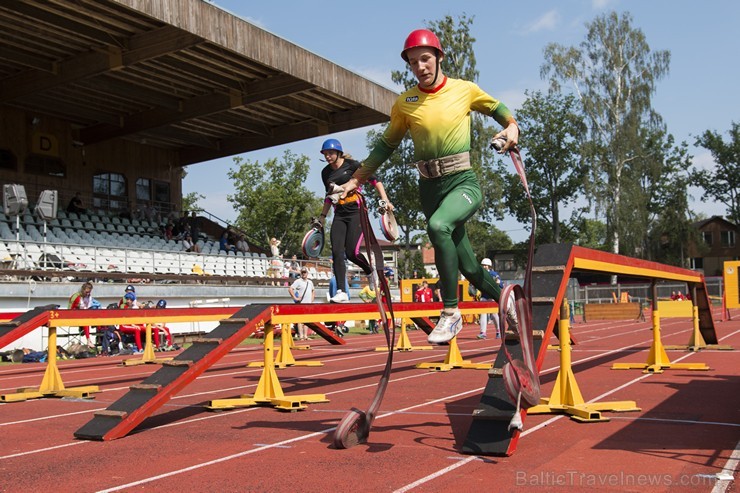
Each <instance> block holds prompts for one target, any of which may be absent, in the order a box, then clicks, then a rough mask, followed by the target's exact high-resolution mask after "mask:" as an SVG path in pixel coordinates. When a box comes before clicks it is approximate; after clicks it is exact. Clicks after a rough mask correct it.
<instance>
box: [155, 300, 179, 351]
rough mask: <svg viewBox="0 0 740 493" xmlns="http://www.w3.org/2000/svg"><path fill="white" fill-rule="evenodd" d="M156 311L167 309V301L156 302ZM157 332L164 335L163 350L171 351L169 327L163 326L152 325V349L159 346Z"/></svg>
mask: <svg viewBox="0 0 740 493" xmlns="http://www.w3.org/2000/svg"><path fill="white" fill-rule="evenodd" d="M155 308H157V309H158V310H161V309H164V308H167V300H159V301H157V305H156V307H155ZM159 331H162V332H163V333H164V337H165V341H166V345H165V348H164V349H165V350H166V351H171V350H172V349H174V348H173V346H172V334H171V333H170V329H169V327H167V326H166V325H165V324H154V325H152V336H153V337H154V347H156V348H159V347H161V346H160V339H159Z"/></svg>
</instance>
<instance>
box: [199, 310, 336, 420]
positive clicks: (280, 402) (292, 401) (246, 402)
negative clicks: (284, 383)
mask: <svg viewBox="0 0 740 493" xmlns="http://www.w3.org/2000/svg"><path fill="white" fill-rule="evenodd" d="M274 337H275V336H274V326H273V325H272V324H270V323H267V324H265V346H264V347H265V351H264V363H263V365H264V369H263V370H262V375H261V376H260V380H259V383H258V384H257V388H256V389H255V392H254V394H251V395H242V396H240V397H239V398H236V399H215V400H212V401H211V402H210V405H208V406H206V408H208V409H211V410H214V411H221V410H224V409H234V408H236V407H251V406H260V405H264V404H267V405H271V406H273V407H275V408H276V409H282V410H284V411H302V410H304V409H306V405H305V403H317V402H329V400H328V399H327V398H326V395H325V394H308V395H296V396H286V395H285V394H284V393H283V389H282V388H281V386H280V380H279V379H278V377H277V373H275V362H274V359H273V356H272V353H273V349H274Z"/></svg>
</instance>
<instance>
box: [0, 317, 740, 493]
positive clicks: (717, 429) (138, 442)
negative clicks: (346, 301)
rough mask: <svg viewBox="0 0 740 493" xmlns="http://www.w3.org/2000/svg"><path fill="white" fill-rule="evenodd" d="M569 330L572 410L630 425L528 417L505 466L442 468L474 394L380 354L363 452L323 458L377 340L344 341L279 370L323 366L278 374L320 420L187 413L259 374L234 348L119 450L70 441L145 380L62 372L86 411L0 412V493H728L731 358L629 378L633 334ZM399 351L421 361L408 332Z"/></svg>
mask: <svg viewBox="0 0 740 493" xmlns="http://www.w3.org/2000/svg"><path fill="white" fill-rule="evenodd" d="M736 312H737V311H736ZM733 315H734V317H735V320H733V321H727V322H720V323H718V324H717V333H718V337H719V338H720V341H721V343H722V344H730V345H732V346H734V347H736V348H740V320H739V319H740V313H733ZM716 319H719V317H718V316H717V317H716ZM648 320H650V318H649V317H648ZM572 331H573V333H574V336H576V338H577V340H578V345H577V346H574V347H573V353H572V359H573V362H574V366H573V369H574V372H575V375H576V379H577V382H578V384H579V386H580V390H581V392H582V393H583V397H584V399H585V400H586V401H589V400H595V401H610V400H635V401H637V404H638V406H639V407H641V408H642V411H640V412H634V413H621V414H618V413H604V414H605V416H607V417H610V418H611V421H609V422H606V423H590V424H581V423H577V422H575V421H572V420H570V419H568V418H567V417H564V416H562V415H538V416H529V417H528V418H527V420H526V421H525V432H524V434H523V436H522V438H521V440H520V441H519V446H518V449H517V452H516V454H514V455H513V456H512V457H507V458H499V457H478V456H470V455H463V454H461V453H459V450H460V447H461V446H462V443H463V441H464V440H465V437H466V435H467V430H468V427H469V425H470V421H471V418H470V415H471V412H472V411H473V409H474V408H475V407H476V405H477V403H478V401H479V399H480V394H481V392H482V391H483V388H484V386H485V384H486V379H487V378H488V377H487V372H486V371H483V370H463V369H457V370H452V371H450V372H446V373H437V372H429V371H426V370H419V369H416V368H415V367H414V365H415V364H417V363H419V362H435V361H442V360H443V359H444V357H445V351H446V349H445V348H444V347H440V348H438V349H436V350H434V351H412V352H401V353H396V355H395V356H394V359H395V361H394V372H393V377H392V380H391V383H390V385H389V387H388V391H387V393H386V396H385V399H384V402H383V406H382V409H381V413H380V415H379V416H378V418H377V420H376V421H375V424H374V427H373V431H372V433H371V434H370V443H369V444H367V445H359V446H357V447H354V448H352V449H349V450H334V449H332V448H331V447H330V443H331V435H332V432H333V428H334V426H335V425H336V424H337V423H338V421H339V420H340V419H341V418H342V417H343V416H344V414H345V413H346V411H347V410H348V409H349V408H351V407H352V406H356V407H359V408H365V407H366V406H367V405H368V403H369V402H370V399H371V398H372V394H373V392H374V387H375V385H376V384H377V382H378V378H379V376H380V374H381V372H382V369H383V365H384V364H385V358H386V355H385V353H382V352H375V351H374V349H375V347H377V346H381V345H383V339H382V336H375V335H366V336H358V337H354V338H351V339H349V343H348V344H347V346H342V347H338V346H330V345H328V344H327V343H325V342H323V341H321V342H317V341H314V342H313V343H312V347H313V350H311V351H294V356H295V357H296V359H297V360H301V359H310V360H320V361H322V362H324V366H323V367H290V368H286V369H283V370H278V376H279V378H280V382H281V384H282V387H283V390H284V392H285V394H286V395H297V394H315V393H324V394H326V396H327V397H328V398H329V399H330V402H329V403H325V404H309V405H308V409H307V410H306V411H302V412H294V413H286V412H281V411H277V410H275V409H272V408H270V407H258V408H244V409H238V410H232V411H225V412H219V413H213V412H209V411H207V410H204V409H203V408H202V405H203V403H205V402H207V401H209V400H211V399H218V398H228V397H236V396H238V395H240V394H244V393H250V392H252V391H253V390H254V388H255V386H256V384H257V381H258V379H259V376H260V372H261V369H257V368H245V364H246V363H247V362H249V361H259V360H261V358H262V351H261V348H260V347H241V348H239V349H237V350H235V351H233V352H231V353H230V354H229V355H228V356H226V357H225V358H223V359H222V360H221V361H220V362H219V363H218V364H216V365H215V366H214V367H212V368H211V369H210V370H209V371H207V372H206V373H205V374H203V375H202V376H201V377H200V378H198V379H197V380H196V381H195V382H193V383H192V384H191V385H189V386H188V387H186V388H185V389H184V390H183V392H181V393H180V394H179V395H177V396H176V397H175V398H173V399H172V400H170V401H169V402H168V403H167V404H166V405H165V406H164V407H163V408H162V409H160V411H159V412H158V413H157V414H155V415H154V416H152V417H151V418H149V419H147V420H146V421H144V423H143V424H142V426H140V427H139V428H138V429H137V430H135V431H134V432H133V433H131V434H130V435H129V436H127V437H125V438H122V439H119V440H114V441H111V442H91V441H82V440H76V439H74V437H73V435H72V434H73V432H74V431H75V430H77V429H78V428H79V427H80V426H82V425H83V424H85V423H86V422H87V421H89V420H90V419H91V417H92V413H93V412H94V411H96V410H101V409H104V408H106V407H107V406H108V404H110V403H111V402H113V401H115V400H116V399H118V398H119V397H120V396H121V395H122V394H123V393H125V392H126V391H127V389H128V387H129V386H130V385H132V384H135V383H138V382H140V381H141V380H143V379H144V378H145V377H146V376H148V375H149V374H151V373H152V372H153V371H155V370H156V369H157V367H155V366H153V365H146V366H136V367H120V366H116V363H118V362H119V359H117V358H105V359H103V358H97V359H94V360H78V361H62V362H60V364H59V366H60V370H61V373H62V377H63V378H64V382H65V384H66V385H67V386H76V385H90V384H97V385H99V386H100V387H101V390H102V392H101V393H99V394H96V398H95V399H94V400H90V401H84V400H67V399H42V400H31V401H27V402H22V403H7V404H2V403H0V491H2V492H16V491H23V492H28V491H44V490H47V491H49V490H51V491H59V492H65V491H74V492H87V491H158V492H160V491H161V492H170V491H171V492H177V493H182V492H185V491H218V492H230V491H233V492H245V491H255V492H264V491H270V492H281V491H301V492H321V493H325V492H326V491H327V490H328V489H330V490H333V491H353V492H373V493H376V492H402V491H419V492H437V491H444V492H450V493H452V492H456V491H461V492H468V491H533V490H535V489H536V490H537V491H563V492H566V491H567V492H571V491H620V492H621V491H650V492H661V491H665V492H669V491H670V492H673V491H691V492H693V491H697V492H711V491H713V489H715V491H725V489H726V488H727V485H728V484H731V483H730V482H729V481H718V479H717V474H725V476H720V477H727V476H726V475H727V474H728V473H729V475H730V476H733V475H736V467H737V462H738V459H739V458H740V453H739V452H738V441H739V440H740V423H739V422H738V410H739V409H740V392H738V388H739V386H738V381H739V378H738V368H740V365H738V352H737V351H713V350H704V351H700V352H698V353H688V352H674V351H671V352H669V356H670V358H671V360H672V361H673V362H685V363H691V362H702V363H706V364H708V365H709V366H710V367H711V368H712V370H711V371H708V372H694V371H685V370H667V371H666V372H665V373H663V374H652V375H643V374H642V372H641V371H639V370H622V371H614V370H611V369H610V367H611V365H612V364H613V363H615V362H645V361H646V360H647V350H648V348H649V347H650V342H651V339H652V333H651V331H650V327H649V323H639V322H593V323H588V324H582V323H578V324H575V326H574V327H573V328H572ZM476 333H477V330H476V328H475V327H472V326H469V327H466V329H465V330H464V331H463V332H462V334H461V335H460V337H459V346H460V349H461V352H462V354H463V356H464V357H465V358H466V359H471V360H472V361H474V362H490V361H492V360H493V357H494V356H495V351H496V350H497V349H498V343H497V341H496V340H492V339H489V340H487V341H479V340H477V339H475V335H476ZM662 334H663V339H662V340H663V342H664V344H685V343H686V342H688V340H689V336H690V322H689V321H688V320H681V319H670V320H664V321H663V323H662ZM410 338H411V341H412V344H416V345H424V344H425V340H424V339H425V336H424V334H423V333H422V332H421V331H411V332H410ZM551 342H553V343H555V342H556V341H555V340H553V341H551ZM558 362H559V356H558V353H557V352H556V351H549V352H548V355H547V358H546V360H545V364H544V366H543V372H542V375H543V376H542V381H543V394H544V395H549V393H550V392H551V389H552V386H553V383H554V380H555V376H556V374H557V365H558ZM43 368H44V367H43V365H37V364H23V365H12V366H2V367H0V392H2V393H8V392H12V391H14V390H15V389H16V388H18V387H23V386H37V385H38V384H39V383H40V381H41V377H42V374H43ZM733 454H734V455H733ZM732 490H733V487H732V486H731V487H730V488H729V489H728V490H727V491H732Z"/></svg>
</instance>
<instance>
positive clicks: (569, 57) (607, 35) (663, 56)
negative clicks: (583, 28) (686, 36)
mask: <svg viewBox="0 0 740 493" xmlns="http://www.w3.org/2000/svg"><path fill="white" fill-rule="evenodd" d="M587 28H588V33H587V35H586V39H585V41H583V42H582V43H581V44H580V47H565V46H562V45H559V44H555V43H552V44H549V45H547V47H546V48H545V53H544V54H545V63H544V64H543V66H542V67H541V69H540V73H541V75H542V77H543V78H547V77H550V87H551V89H552V90H555V91H559V90H561V85H562V84H563V83H568V84H572V86H573V90H574V92H575V94H576V96H577V97H578V98H579V100H580V101H581V104H582V107H583V111H584V115H585V121H586V124H587V125H588V141H589V145H588V146H586V147H585V157H586V160H587V163H588V165H589V167H590V170H591V176H590V178H589V180H588V181H587V184H589V185H590V186H589V187H587V188H586V191H587V193H589V194H590V198H592V199H594V200H595V203H596V206H597V213H598V212H601V213H603V214H604V216H605V217H606V220H607V228H608V231H609V243H610V246H611V250H612V251H613V252H615V253H619V252H620V250H621V249H620V235H621V233H622V231H623V228H625V227H629V225H625V224H623V222H622V217H623V215H624V206H623V203H622V198H623V196H624V190H623V182H624V179H625V177H624V176H623V175H624V172H625V168H626V167H627V166H628V165H629V164H630V163H631V162H632V161H634V160H639V159H642V158H643V155H642V145H641V142H640V139H639V129H640V127H642V126H643V125H645V124H648V123H651V122H652V123H655V122H658V121H659V120H660V117H659V115H657V114H656V113H655V112H653V110H652V108H651V96H652V94H653V92H654V91H655V84H656V82H657V81H658V80H660V79H661V78H662V77H663V76H665V75H666V74H667V73H668V70H669V64H670V52H668V51H656V52H651V50H650V47H649V45H648V43H647V40H646V39H645V35H644V33H643V32H642V31H641V30H640V29H638V28H635V27H633V25H632V16H631V15H630V14H629V13H624V14H623V15H622V16H620V15H619V14H617V13H616V12H611V13H609V14H606V15H603V16H599V17H597V18H596V19H595V20H594V21H593V22H591V23H588V24H587Z"/></svg>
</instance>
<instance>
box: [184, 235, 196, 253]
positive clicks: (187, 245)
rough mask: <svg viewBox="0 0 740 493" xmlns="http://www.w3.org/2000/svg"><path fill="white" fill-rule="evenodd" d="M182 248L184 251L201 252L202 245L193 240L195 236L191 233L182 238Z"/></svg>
mask: <svg viewBox="0 0 740 493" xmlns="http://www.w3.org/2000/svg"><path fill="white" fill-rule="evenodd" d="M182 249H183V251H184V252H193V253H200V247H199V246H198V245H197V244H195V242H193V237H192V236H190V235H189V234H188V235H186V236H185V238H183V239H182Z"/></svg>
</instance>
